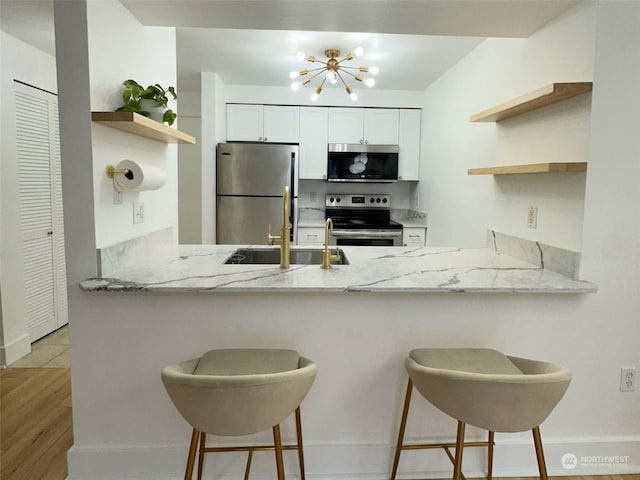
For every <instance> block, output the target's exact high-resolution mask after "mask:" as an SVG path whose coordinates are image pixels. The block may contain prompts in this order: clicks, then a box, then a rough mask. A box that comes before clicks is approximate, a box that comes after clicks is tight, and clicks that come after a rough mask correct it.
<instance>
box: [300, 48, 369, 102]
mask: <svg viewBox="0 0 640 480" xmlns="http://www.w3.org/2000/svg"><path fill="white" fill-rule="evenodd" d="M363 53H364V52H363V50H362V47H358V48H356V49H355V50H354V51H353V53H347V55H346V56H345V57H344V58H342V59H341V60H339V58H340V50H335V49H329V50H325V51H324V54H325V55H326V56H327V58H328V59H329V60H327V61H326V62H323V61H322V60H318V59H317V58H316V57H314V56H313V55H305V54H304V52H298V59H299V60H307V61H308V62H311V63H316V62H317V63H321V64H322V65H323V66H322V67H318V68H313V69H311V70H309V69H303V70H300V71H298V72H291V74H290V75H289V76H290V77H291V79H297V80H296V81H295V82H293V83H292V84H291V89H292V90H293V91H294V92H295V91H297V90H299V89H300V88H301V87H304V86H305V85H307V84H308V83H310V82H311V80H314V79H315V78H317V77H320V76H322V81H321V82H320V84H319V85H318V86H317V87H316V89H315V91H314V92H313V94H312V95H311V100H312V101H314V102H315V101H316V100H318V96H319V95H320V92H322V87H323V86H324V84H325V82H326V81H327V80H328V81H329V83H331V84H333V85H335V84H336V83H338V81H340V82H342V85H344V89H345V90H346V91H347V93H348V94H349V97H351V100H353V101H354V102H355V101H356V100H358V95H356V93H355V92H354V91H353V90H352V88H351V87H350V86H349V85H348V84H347V82H345V80H344V78H343V75H342V74H346V75H350V76H351V77H353V78H354V79H355V80H357V81H358V82H361V83H364V84H365V85H366V86H367V87H373V86H374V85H375V84H376V81H375V80H374V79H373V78H371V77H368V78H365V77H363V76H362V75H361V74H360V73H371V74H373V75H377V74H378V67H363V66H360V67H348V66H346V65H344V64H343V62H347V61H350V60H352V59H353V58H354V57H359V56H361V55H362V54H363ZM354 71H355V72H358V73H353V72H354Z"/></svg>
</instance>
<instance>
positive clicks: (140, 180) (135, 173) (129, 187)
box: [113, 160, 167, 192]
mask: <svg viewBox="0 0 640 480" xmlns="http://www.w3.org/2000/svg"><path fill="white" fill-rule="evenodd" d="M124 169H126V170H129V173H126V174H125V173H116V174H115V176H114V177H113V181H114V182H115V184H116V188H117V189H118V190H123V191H130V192H140V191H143V190H157V189H159V188H161V187H162V186H163V185H164V184H165V182H166V181H167V173H166V172H165V171H164V170H163V169H162V168H160V167H156V166H155V165H145V164H142V163H139V162H134V161H133V160H122V161H121V162H120V163H118V165H117V166H116V170H124Z"/></svg>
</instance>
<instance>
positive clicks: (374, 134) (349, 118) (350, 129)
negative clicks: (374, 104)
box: [329, 107, 399, 145]
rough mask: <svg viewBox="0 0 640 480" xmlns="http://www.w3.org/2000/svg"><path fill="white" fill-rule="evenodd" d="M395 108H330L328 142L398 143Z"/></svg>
mask: <svg viewBox="0 0 640 480" xmlns="http://www.w3.org/2000/svg"><path fill="white" fill-rule="evenodd" d="M398 126H399V111H398V109H396V108H337V107H336V108H330V109H329V143H368V144H374V145H397V144H398Z"/></svg>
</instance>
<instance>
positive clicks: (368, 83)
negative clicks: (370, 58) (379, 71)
mask: <svg viewBox="0 0 640 480" xmlns="http://www.w3.org/2000/svg"><path fill="white" fill-rule="evenodd" d="M364 84H365V85H366V86H367V87H373V86H374V85H375V84H376V81H375V80H374V79H373V78H365V79H364Z"/></svg>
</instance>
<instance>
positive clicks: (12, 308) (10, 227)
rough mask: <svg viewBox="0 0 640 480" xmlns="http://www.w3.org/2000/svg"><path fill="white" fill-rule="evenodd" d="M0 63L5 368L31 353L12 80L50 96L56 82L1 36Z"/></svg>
mask: <svg viewBox="0 0 640 480" xmlns="http://www.w3.org/2000/svg"><path fill="white" fill-rule="evenodd" d="M0 62H1V65H2V68H0V100H1V102H0V103H1V104H2V109H0V182H1V184H0V195H1V196H0V206H1V208H2V210H1V213H0V218H1V220H2V221H1V222H0V289H1V290H2V315H1V318H2V322H0V365H5V364H9V363H12V362H14V361H15V360H17V359H18V358H20V357H21V356H22V355H24V354H26V353H28V352H29V350H30V341H29V337H28V335H27V325H26V318H25V297H24V274H23V263H22V255H23V254H22V244H21V241H22V238H21V234H20V231H21V229H20V209H19V208H18V165H17V163H16V150H15V148H16V131H15V89H14V80H19V81H22V82H25V83H28V84H30V85H33V86H35V87H38V88H42V89H45V90H48V91H50V92H54V93H55V92H57V84H56V60H55V58H54V57H52V56H51V55H48V54H46V53H44V52H42V51H40V50H38V49H35V48H33V47H31V46H30V45H27V44H26V43H24V42H22V41H21V40H18V39H16V38H14V37H12V36H11V35H7V34H6V33H4V32H0Z"/></svg>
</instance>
